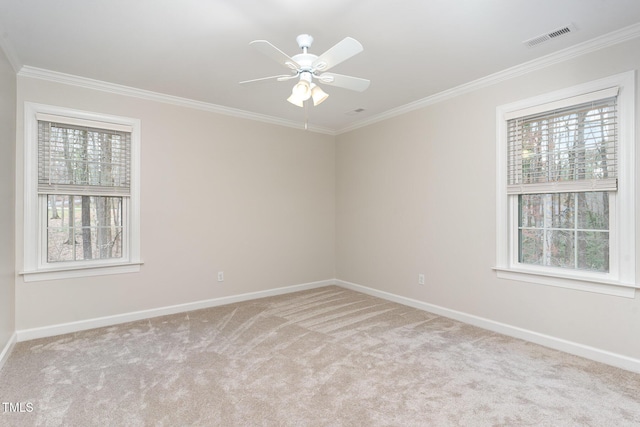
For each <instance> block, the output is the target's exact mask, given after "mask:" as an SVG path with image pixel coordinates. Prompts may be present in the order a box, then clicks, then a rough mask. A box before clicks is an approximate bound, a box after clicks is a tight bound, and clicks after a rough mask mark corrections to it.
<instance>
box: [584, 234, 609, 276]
mask: <svg viewBox="0 0 640 427" xmlns="http://www.w3.org/2000/svg"><path fill="white" fill-rule="evenodd" d="M578 268H580V269H583V270H591V271H601V272H608V271H609V233H608V232H606V231H605V232H603V231H579V232H578Z"/></svg>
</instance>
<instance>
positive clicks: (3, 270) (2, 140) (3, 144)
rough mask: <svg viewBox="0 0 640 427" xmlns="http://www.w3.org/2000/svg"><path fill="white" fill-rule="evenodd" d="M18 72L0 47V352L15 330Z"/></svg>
mask: <svg viewBox="0 0 640 427" xmlns="http://www.w3.org/2000/svg"><path fill="white" fill-rule="evenodd" d="M15 123H16V74H15V72H14V71H13V68H11V65H10V64H9V61H8V60H7V58H6V57H5V55H4V52H3V51H2V49H0V200H2V203H0V353H1V352H2V350H3V349H4V348H5V346H6V345H7V343H8V342H9V340H10V339H11V336H12V335H13V332H14V330H15V325H14V319H15V311H14V309H15V296H14V287H15V268H14V253H15V252H14V250H15V247H14V236H15V226H14V209H13V206H14V199H15V180H14V171H15V166H14V165H15V150H14V147H15V137H16V131H15Z"/></svg>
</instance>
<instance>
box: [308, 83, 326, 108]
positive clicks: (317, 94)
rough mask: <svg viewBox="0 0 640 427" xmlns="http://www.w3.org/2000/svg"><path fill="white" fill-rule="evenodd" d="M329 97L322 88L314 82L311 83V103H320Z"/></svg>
mask: <svg viewBox="0 0 640 427" xmlns="http://www.w3.org/2000/svg"><path fill="white" fill-rule="evenodd" d="M328 97H329V94H328V93H326V92H325V91H323V90H322V88H321V87H320V86H318V85H316V84H313V83H312V84H311V98H312V99H313V105H314V106H315V105H320V104H321V103H322V102H323V101H324V100H325V99H327V98H328Z"/></svg>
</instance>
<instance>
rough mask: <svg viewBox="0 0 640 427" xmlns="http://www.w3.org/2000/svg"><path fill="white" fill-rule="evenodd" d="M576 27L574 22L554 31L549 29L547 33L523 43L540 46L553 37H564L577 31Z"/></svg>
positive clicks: (529, 45)
mask: <svg viewBox="0 0 640 427" xmlns="http://www.w3.org/2000/svg"><path fill="white" fill-rule="evenodd" d="M575 32H576V27H575V26H574V25H573V24H569V25H565V26H564V27H560V28H556V29H555V30H553V31H549V32H548V33H546V34H542V35H539V36H537V37H534V38H532V39H529V40H525V41H523V42H522V43H524V44H525V45H527V46H528V47H534V46H538V45H539V44H542V43H545V42H548V41H549V40H551V39H555V38H558V37H562V36H564V35H567V34H569V33H575Z"/></svg>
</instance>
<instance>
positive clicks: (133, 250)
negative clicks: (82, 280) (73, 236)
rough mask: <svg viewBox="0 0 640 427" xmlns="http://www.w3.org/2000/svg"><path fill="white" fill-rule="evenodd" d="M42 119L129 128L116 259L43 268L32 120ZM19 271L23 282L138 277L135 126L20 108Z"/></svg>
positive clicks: (43, 210) (42, 214)
mask: <svg viewBox="0 0 640 427" xmlns="http://www.w3.org/2000/svg"><path fill="white" fill-rule="evenodd" d="M42 114H47V115H53V116H58V117H63V118H65V119H67V120H71V121H73V120H78V121H81V122H82V121H84V122H87V123H92V126H93V127H101V125H102V126H103V127H104V128H107V129H108V128H109V125H110V124H111V125H112V127H113V125H119V126H129V127H130V128H131V129H132V131H131V191H130V195H129V196H128V197H124V199H123V211H122V215H123V224H124V225H125V227H124V233H123V242H122V243H123V248H122V254H123V256H122V257H121V258H114V259H98V260H86V261H69V262H56V263H49V262H47V245H46V241H47V235H46V233H47V230H46V226H47V224H46V221H47V205H46V201H45V200H44V199H45V198H46V197H47V196H46V195H39V194H38V119H37V116H38V115H42ZM24 139H25V144H24V270H23V271H22V272H20V274H21V275H22V276H23V278H24V281H25V282H30V281H40V280H53V279H64V278H73V277H86V276H98V275H105V274H120V273H134V272H138V271H140V265H141V264H142V262H141V259H140V120H139V119H134V118H128V117H121V116H113V115H107V114H100V113H93V112H88V111H80V110H74V109H69V108H63V107H57V106H52V105H44V104H36V103H31V102H25V106H24Z"/></svg>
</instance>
